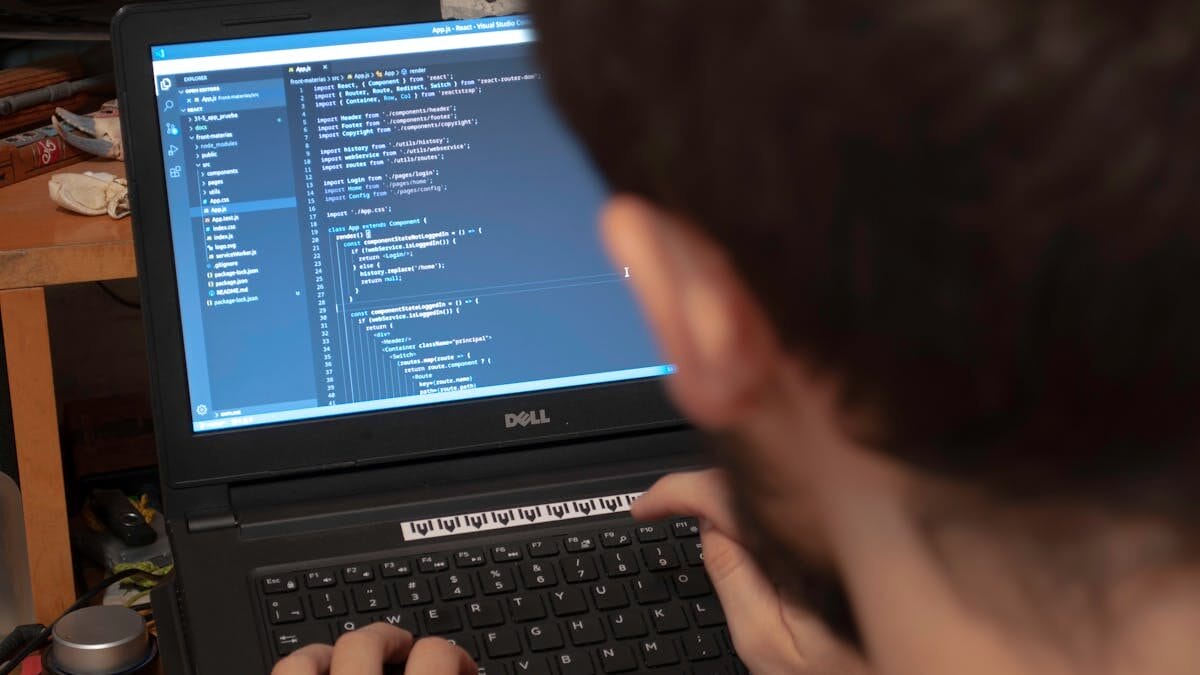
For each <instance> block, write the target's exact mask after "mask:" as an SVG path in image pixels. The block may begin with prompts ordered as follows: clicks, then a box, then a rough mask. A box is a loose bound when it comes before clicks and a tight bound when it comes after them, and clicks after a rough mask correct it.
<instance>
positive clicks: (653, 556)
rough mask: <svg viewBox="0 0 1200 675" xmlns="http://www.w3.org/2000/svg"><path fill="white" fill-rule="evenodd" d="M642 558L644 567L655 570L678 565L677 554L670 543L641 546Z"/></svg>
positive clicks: (672, 567)
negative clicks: (644, 562)
mask: <svg viewBox="0 0 1200 675" xmlns="http://www.w3.org/2000/svg"><path fill="white" fill-rule="evenodd" d="M642 560H644V561H646V569H648V570H652V571H655V572H658V571H661V570H673V569H675V568H676V567H679V556H678V555H676V554H675V547H674V546H672V545H671V544H655V545H653V546H643V547H642Z"/></svg>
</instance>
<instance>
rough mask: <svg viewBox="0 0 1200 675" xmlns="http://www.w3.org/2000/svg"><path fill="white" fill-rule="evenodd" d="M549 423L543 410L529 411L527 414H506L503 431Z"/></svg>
mask: <svg viewBox="0 0 1200 675" xmlns="http://www.w3.org/2000/svg"><path fill="white" fill-rule="evenodd" d="M549 423H550V418H549V417H548V416H547V415H546V411H545V410H530V411H529V412H519V413H506V414H505V415H504V428H505V429H514V428H516V427H527V426H531V425H534V426H536V425H538V424H549Z"/></svg>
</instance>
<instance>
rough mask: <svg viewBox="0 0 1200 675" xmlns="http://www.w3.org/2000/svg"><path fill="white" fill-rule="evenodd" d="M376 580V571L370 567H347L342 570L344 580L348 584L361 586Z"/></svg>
mask: <svg viewBox="0 0 1200 675" xmlns="http://www.w3.org/2000/svg"><path fill="white" fill-rule="evenodd" d="M374 578H375V570H373V569H371V566H370V565H347V566H346V567H343V568H342V579H344V580H345V582H346V583H348V584H360V583H362V582H364V581H371V580H372V579H374Z"/></svg>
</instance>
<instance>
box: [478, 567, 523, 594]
mask: <svg viewBox="0 0 1200 675" xmlns="http://www.w3.org/2000/svg"><path fill="white" fill-rule="evenodd" d="M479 585H480V588H482V589H483V592H484V594H485V595H497V594H499V593H512V592H513V591H515V590H517V582H516V581H515V580H514V579H513V573H512V569H511V568H508V567H496V568H492V569H490V570H484V571H482V572H480V573H479Z"/></svg>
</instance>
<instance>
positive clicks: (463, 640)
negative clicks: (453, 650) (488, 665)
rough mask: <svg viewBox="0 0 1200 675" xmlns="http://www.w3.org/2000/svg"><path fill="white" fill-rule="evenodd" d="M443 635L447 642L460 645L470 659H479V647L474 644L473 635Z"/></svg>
mask: <svg viewBox="0 0 1200 675" xmlns="http://www.w3.org/2000/svg"><path fill="white" fill-rule="evenodd" d="M443 637H444V638H445V640H446V642H449V643H450V644H452V645H454V646H456V647H462V650H463V651H464V652H466V653H467V654H468V655H469V656H470V657H471V660H472V661H478V660H479V647H478V646H476V644H475V638H474V637H472V636H470V635H468V634H466V633H457V634H455V635H445V636H443Z"/></svg>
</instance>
